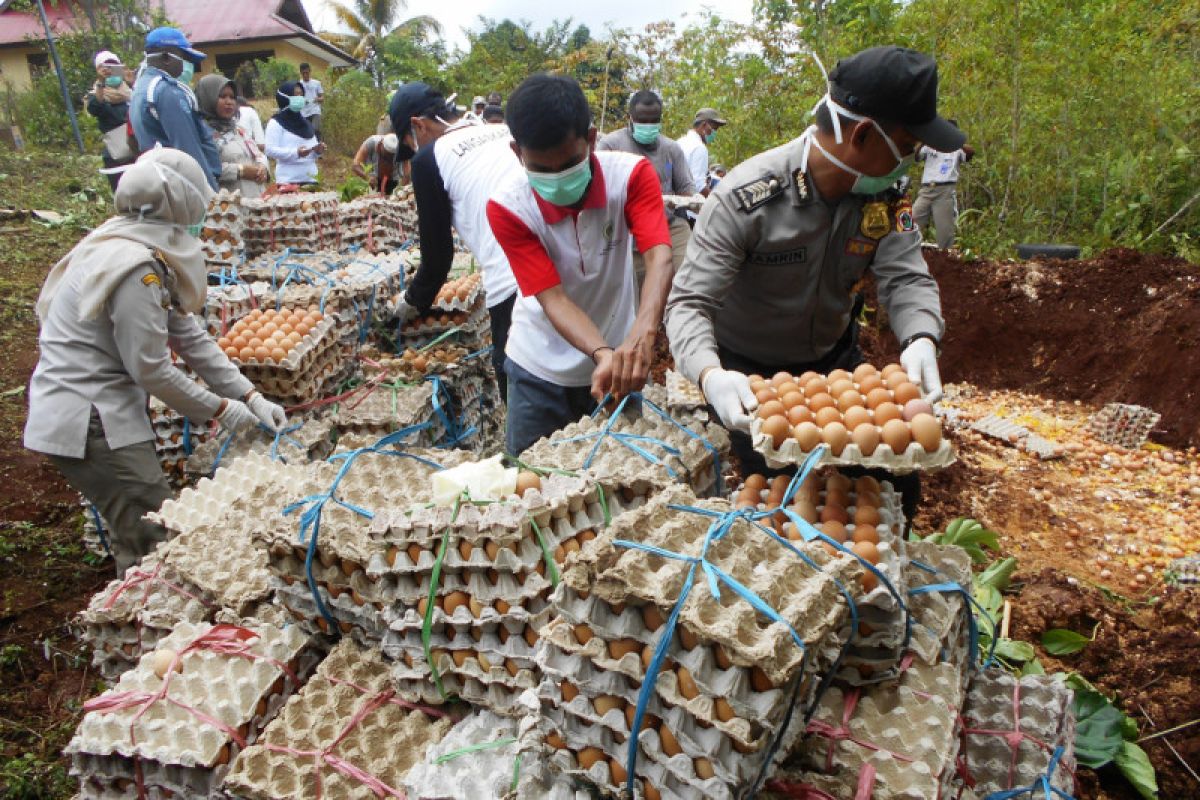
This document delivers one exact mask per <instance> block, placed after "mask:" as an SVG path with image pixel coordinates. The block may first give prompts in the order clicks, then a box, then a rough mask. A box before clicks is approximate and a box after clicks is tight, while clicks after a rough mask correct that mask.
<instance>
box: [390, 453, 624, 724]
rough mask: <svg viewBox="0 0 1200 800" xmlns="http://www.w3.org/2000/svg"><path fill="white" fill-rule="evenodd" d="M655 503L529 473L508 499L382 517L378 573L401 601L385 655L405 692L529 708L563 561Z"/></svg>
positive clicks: (581, 480)
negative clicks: (628, 514)
mask: <svg viewBox="0 0 1200 800" xmlns="http://www.w3.org/2000/svg"><path fill="white" fill-rule="evenodd" d="M643 502H644V497H643V496H640V495H637V494H634V493H632V492H628V493H622V492H605V491H604V490H603V489H602V488H601V487H600V486H599V485H598V484H597V483H596V482H595V481H593V480H592V479H590V478H587V477H583V476H579V477H576V476H570V475H562V474H553V473H552V474H548V475H545V476H539V475H537V474H536V473H533V472H522V473H520V474H519V475H518V477H517V489H516V494H515V495H510V496H508V497H507V498H505V499H503V500H500V501H497V502H490V503H486V504H475V503H473V502H470V501H469V500H468V501H462V502H459V503H456V504H455V505H452V506H446V505H442V506H432V507H427V508H415V509H412V510H411V511H407V512H405V511H397V512H392V513H391V514H389V515H383V514H381V515H378V516H377V517H376V520H375V522H374V524H373V525H372V527H371V533H372V538H373V539H374V540H375V541H376V542H378V543H379V544H380V545H382V546H383V547H384V548H385V549H383V551H382V553H380V554H377V555H374V556H372V558H371V560H370V562H369V563H368V565H367V573H368V575H377V576H378V577H379V579H380V582H381V584H380V585H381V587H382V588H383V589H384V591H385V593H386V594H387V595H388V596H389V597H390V598H392V603H391V605H390V606H388V607H386V608H385V609H384V618H385V619H386V620H387V622H388V632H387V633H386V635H385V636H384V640H383V650H384V653H385V654H387V655H388V656H389V657H391V658H393V659H395V660H396V662H397V663H396V667H395V670H394V672H393V678H394V679H395V682H396V684H397V686H398V687H400V689H401V691H402V692H403V693H404V695H405V696H406V697H408V698H409V699H413V700H419V701H421V702H427V703H440V702H443V701H444V700H445V698H446V697H449V696H451V695H453V696H458V697H461V698H463V699H465V700H468V701H470V702H472V703H475V704H478V705H483V706H486V707H488V708H490V709H492V710H494V711H496V712H498V713H517V712H518V709H517V698H518V696H519V695H520V694H521V692H522V691H524V690H527V689H532V688H533V687H534V686H536V685H537V681H538V673H537V669H536V665H535V664H534V659H533V648H534V645H535V644H536V643H537V637H538V629H539V628H540V627H541V626H542V625H543V624H544V623H545V621H546V618H547V615H548V613H549V609H548V598H549V594H550V592H551V590H552V589H553V586H554V584H555V583H556V582H557V580H558V571H559V570H560V569H561V568H562V564H563V562H564V561H565V559H566V557H567V556H568V555H569V554H570V553H573V552H578V551H579V549H580V548H581V547H582V546H584V545H586V543H587V542H589V541H591V540H592V539H594V538H595V537H596V535H597V532H598V531H599V530H601V529H603V527H604V525H605V524H606V522H607V521H608V520H610V519H612V518H613V517H614V516H617V515H620V514H621V513H622V512H623V511H624V510H626V509H628V508H631V507H636V506H637V505H639V504H641V503H643Z"/></svg>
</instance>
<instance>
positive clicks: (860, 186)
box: [812, 95, 916, 195]
mask: <svg viewBox="0 0 1200 800" xmlns="http://www.w3.org/2000/svg"><path fill="white" fill-rule="evenodd" d="M823 102H825V103H826V104H827V105H828V106H829V115H830V117H831V118H832V119H833V126H834V138H835V139H836V140H837V142H838V144H841V142H842V125H841V122H840V121H839V119H838V117H839V116H842V117H846V118H848V119H853V120H857V121H860V122H863V121H865V122H870V123H871V124H872V125H874V126H875V130H877V131H878V132H879V135H880V136H882V137H883V140H884V141H885V142H887V146H888V149H889V150H891V151H892V155H894V156H895V157H896V162H897V163H896V166H895V168H894V169H893V170H892V171H891V172H889V173H887V174H886V175H867V174H865V173H863V172H862V171H860V170H857V169H855V168H854V167H851V166H849V165H848V164H846V163H845V162H843V161H841V160H840V159H838V158H837V157H835V156H833V155H832V154H831V153H830V152H829V151H828V150H826V149H825V148H824V147H821V143H820V142H818V141H817V139H816V137H815V136H814V137H813V140H812V141H813V144H815V145H816V146H817V149H818V150H820V151H821V152H822V153H823V154H824V155H825V157H826V158H827V159H829V161H830V162H831V163H833V165H834V166H836V167H838V168H840V169H842V170H843V171H845V172H849V173H850V174H851V175H854V176H855V181H854V185H853V186H851V187H850V193H851V194H861V195H872V194H879V193H880V192H885V191H887V190H888V188H889V187H890V186H891V185H892V184H894V183H895V182H896V181H898V180H900V178H901V177H902V176H903V175H904V174H905V173H906V172H908V170H909V168H910V167H911V166H912V165H913V162H914V161H915V160H916V156H915V155H913V154H912V153H910V154H909V155H907V156H901V155H900V148H899V147H897V146H896V143H895V142H893V141H892V137H890V136H888V135H887V133H885V132H884V130H883V128H882V127H880V125H879V123H878V122H876V121H875V120H873V119H871V118H870V117H864V116H861V115H859V114H855V113H853V112H851V111H847V110H846V109H844V108H842V107H841V106H839V105H838V104H837V103H835V102H833V100H832V99H830V97H829V95H825V97H824V98H823ZM818 105H820V104H819V103H818Z"/></svg>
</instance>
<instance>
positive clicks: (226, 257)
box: [200, 189, 244, 265]
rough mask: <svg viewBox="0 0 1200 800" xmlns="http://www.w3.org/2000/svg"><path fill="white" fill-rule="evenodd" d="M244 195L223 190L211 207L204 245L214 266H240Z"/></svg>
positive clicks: (201, 242)
mask: <svg viewBox="0 0 1200 800" xmlns="http://www.w3.org/2000/svg"><path fill="white" fill-rule="evenodd" d="M242 225H243V220H242V194H241V192H238V191H230V190H228V189H221V190H220V191H219V192H217V194H216V195H215V196H214V197H213V199H212V200H211V201H209V204H208V215H207V216H206V217H205V218H204V227H203V228H201V230H200V246H201V248H202V249H203V250H204V257H205V261H207V262H208V263H209V264H210V265H231V264H235V263H237V262H238V261H239V260H240V259H241V257H242V253H243V249H244V245H243V243H242Z"/></svg>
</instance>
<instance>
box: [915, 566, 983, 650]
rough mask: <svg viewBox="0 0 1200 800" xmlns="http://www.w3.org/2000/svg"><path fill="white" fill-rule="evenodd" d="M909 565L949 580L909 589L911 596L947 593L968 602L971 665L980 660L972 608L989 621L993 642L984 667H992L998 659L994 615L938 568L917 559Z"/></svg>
mask: <svg viewBox="0 0 1200 800" xmlns="http://www.w3.org/2000/svg"><path fill="white" fill-rule="evenodd" d="M909 563H910V564H912V565H913V566H914V567H916V568H917V569H921V570H924V571H925V572H928V573H929V574H930V575H937V576H939V577H943V578H947V580H945V581H943V582H941V583H936V584H930V585H928V586H917V587H915V588H913V589H909V590H908V593H909V594H929V593H931V592H947V593H957V594H961V595H962V596H963V599H964V600H965V601H966V602H965V603H964V604H963V612H964V613H965V614H966V615H967V637H968V642H969V643H970V654H971V663H972V664H976V663H978V659H979V625H978V624H977V623H976V622H975V615H974V614H973V613H972V612H971V608H972V607H974V608H975V609H976V610H978V611H979V613H980V614H982V615H983V617H984V619H986V620H987V621H988V625H989V627H990V628H991V638H992V641H991V643H990V645H989V646H988V654H987V658H986V659H984V662H983V667H984V668H987V667H990V666H991V665H992V663H993V662H994V661H995V657H996V639H997V636H996V620H995V619H993V618H992V615H991V614H989V613H988V610H987V609H986V608H984V607H983V605H982V604H980V602H979V601H978V600H976V599H975V596H974V595H972V594H971V591H970V590H969V589H967V588H966V587H965V586H963V585H962V584H961V583H957V582H955V581H952V580H949V579H948V577H949V576H947V575H946V574H945V573H944V572H942V571H941V570H939V569H938V568H937V567H934V566H931V565H929V564H926V563H925V562H923V561H920V560H918V559H915V558H914V559H911V560H910V561H909Z"/></svg>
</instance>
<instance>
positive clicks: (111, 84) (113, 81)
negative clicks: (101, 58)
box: [104, 75, 125, 89]
mask: <svg viewBox="0 0 1200 800" xmlns="http://www.w3.org/2000/svg"><path fill="white" fill-rule="evenodd" d="M124 82H125V79H124V78H122V77H121V76H120V75H109V76H108V77H107V78H105V79H104V85H105V86H107V87H108V88H110V89H116V88H117V87H118V86H120V85H121V84H122V83H124Z"/></svg>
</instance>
